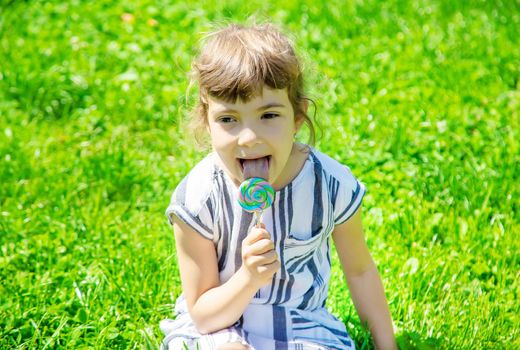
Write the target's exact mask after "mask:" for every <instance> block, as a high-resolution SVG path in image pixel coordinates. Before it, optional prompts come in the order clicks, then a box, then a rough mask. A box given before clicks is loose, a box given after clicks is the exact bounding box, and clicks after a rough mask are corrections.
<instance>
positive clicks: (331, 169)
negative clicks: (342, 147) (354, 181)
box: [311, 149, 353, 180]
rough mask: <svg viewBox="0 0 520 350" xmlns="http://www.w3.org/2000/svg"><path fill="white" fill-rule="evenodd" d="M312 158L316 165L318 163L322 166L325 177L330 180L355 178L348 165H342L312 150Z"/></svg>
mask: <svg viewBox="0 0 520 350" xmlns="http://www.w3.org/2000/svg"><path fill="white" fill-rule="evenodd" d="M311 156H312V158H313V161H314V162H315V163H316V162H318V163H319V164H320V165H321V168H322V171H323V173H324V175H325V176H327V177H328V178H334V179H336V180H348V179H350V178H351V177H353V175H352V172H351V171H350V168H349V167H348V166H347V165H345V164H342V163H340V162H339V161H337V160H336V159H334V158H332V157H330V156H328V155H327V154H325V153H322V152H320V151H317V150H315V149H312V151H311Z"/></svg>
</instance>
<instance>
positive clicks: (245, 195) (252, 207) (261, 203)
mask: <svg viewBox="0 0 520 350" xmlns="http://www.w3.org/2000/svg"><path fill="white" fill-rule="evenodd" d="M274 196H275V192H274V189H273V186H271V185H270V184H269V182H267V181H265V180H264V179H262V178H259V177H252V178H249V179H247V180H245V181H244V182H242V184H241V185H240V188H239V193H238V203H239V204H240V206H242V208H244V210H246V211H248V212H254V213H255V216H256V223H259V222H260V214H261V213H262V211H264V210H265V209H267V208H269V207H270V206H271V204H273V201H274Z"/></svg>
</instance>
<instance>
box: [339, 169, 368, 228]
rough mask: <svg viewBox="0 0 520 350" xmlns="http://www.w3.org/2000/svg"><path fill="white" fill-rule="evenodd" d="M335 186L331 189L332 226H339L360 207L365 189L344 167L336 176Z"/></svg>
mask: <svg viewBox="0 0 520 350" xmlns="http://www.w3.org/2000/svg"><path fill="white" fill-rule="evenodd" d="M336 176H337V178H335V179H334V180H335V181H336V184H334V185H333V186H331V187H332V189H333V195H332V200H333V206H334V224H335V225H339V224H342V223H344V222H345V221H347V220H348V219H350V217H351V216H352V215H354V213H355V212H356V211H357V209H358V208H359V206H360V205H361V201H362V199H363V196H364V195H365V192H366V188H365V185H363V184H362V183H361V182H359V181H358V179H357V178H356V177H355V176H354V175H353V174H352V173H351V171H350V169H349V168H348V167H346V166H345V167H344V168H343V171H341V173H340V174H336Z"/></svg>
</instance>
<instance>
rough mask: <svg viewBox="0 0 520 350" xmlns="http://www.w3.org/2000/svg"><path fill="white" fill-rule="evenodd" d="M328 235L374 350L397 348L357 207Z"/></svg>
mask: <svg viewBox="0 0 520 350" xmlns="http://www.w3.org/2000/svg"><path fill="white" fill-rule="evenodd" d="M332 235H333V239H334V244H335V246H336V251H337V252H338V256H339V259H340V261H341V265H342V267H343V273H344V274H345V278H346V280H347V283H348V287H349V290H350V293H351V295H352V300H353V302H354V305H355V306H356V310H357V312H358V315H359V318H360V319H361V321H362V322H363V323H364V322H366V323H367V324H368V327H369V329H370V332H371V333H372V337H373V338H374V342H375V344H376V347H377V348H378V349H397V345H396V342H395V336H394V332H393V328H392V317H391V315H390V311H389V309H388V303H387V301H386V297H385V292H384V289H383V284H382V283H381V278H380V277H379V273H378V271H377V267H376V266H375V264H374V261H373V260H372V257H371V256H370V253H369V251H368V247H367V246H366V243H365V238H364V235H363V227H362V222H361V208H359V209H358V210H357V212H356V213H355V214H354V215H353V216H352V217H351V218H350V219H349V220H347V221H346V222H345V223H343V224H341V225H338V226H336V227H335V228H334V232H333V234H332Z"/></svg>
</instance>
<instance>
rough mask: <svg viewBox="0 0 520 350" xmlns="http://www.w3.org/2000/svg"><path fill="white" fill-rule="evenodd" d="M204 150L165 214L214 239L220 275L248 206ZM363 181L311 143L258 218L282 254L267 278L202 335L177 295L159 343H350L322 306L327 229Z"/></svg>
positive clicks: (246, 227) (237, 250)
mask: <svg viewBox="0 0 520 350" xmlns="http://www.w3.org/2000/svg"><path fill="white" fill-rule="evenodd" d="M214 157H215V156H214V155H213V154H210V155H208V156H207V157H206V158H205V159H203V160H202V161H201V162H200V163H199V164H197V165H196V166H195V167H194V168H193V169H192V171H191V172H190V173H189V174H188V175H187V176H186V177H185V178H184V180H183V181H182V182H181V183H180V184H179V186H178V187H177V188H176V190H175V191H174V193H173V195H172V199H171V202H170V205H169V206H168V208H167V210H166V215H167V217H168V219H169V221H170V224H171V223H172V217H173V215H175V216H177V217H178V218H180V219H181V220H183V221H184V222H186V223H187V224H188V225H189V226H191V227H192V228H193V229H194V230H195V231H197V232H198V233H199V234H201V235H202V236H204V237H206V238H207V239H210V240H212V241H213V242H214V244H215V249H216V251H217V258H218V270H219V272H220V280H221V282H222V283H224V282H226V281H227V280H228V279H229V278H230V277H231V276H232V275H233V274H234V273H235V271H237V270H238V268H239V267H240V266H241V263H242V262H241V242H242V240H243V239H244V238H245V237H246V235H247V234H248V232H249V231H250V229H251V227H252V225H253V221H254V220H253V214H251V213H248V212H245V211H244V210H243V209H242V208H241V207H240V205H239V204H238V202H237V188H236V186H235V185H234V184H233V182H232V180H231V179H230V178H229V177H228V176H227V175H226V173H225V172H224V171H223V170H222V169H220V168H219V167H218V165H217V164H216V162H215V158H214ZM364 193H365V187H364V186H363V184H362V183H360V182H359V181H358V180H357V179H356V178H355V177H354V176H353V175H352V173H351V172H350V170H349V168H348V167H346V166H344V165H342V164H340V163H338V162H337V161H335V160H333V159H332V158H330V157H328V156H327V155H325V154H323V153H320V152H318V151H317V150H315V149H312V148H311V151H310V153H309V156H308V157H307V160H306V162H305V164H304V166H303V168H302V170H301V171H300V173H299V174H298V175H297V176H296V177H295V178H294V179H293V181H292V182H291V183H289V184H288V185H287V186H285V187H284V188H282V189H281V190H279V191H277V192H276V198H275V201H274V202H273V205H272V206H271V207H270V208H269V209H267V210H266V211H264V212H263V214H262V221H263V223H264V224H265V226H266V229H267V231H268V232H270V233H271V236H272V240H273V241H274V243H275V247H276V251H277V253H278V256H279V259H280V261H281V268H280V270H279V271H278V272H277V273H276V274H275V275H274V277H273V280H272V282H271V283H270V284H268V285H266V286H264V287H262V288H261V289H260V290H258V292H257V293H256V295H255V296H254V298H253V299H252V300H251V302H250V304H249V306H248V307H247V308H246V310H245V311H244V314H243V315H242V317H241V318H240V319H239V320H238V321H237V322H236V324H234V325H233V326H232V327H230V328H227V329H223V330H221V331H219V332H216V333H212V334H208V335H201V334H199V333H198V332H197V330H196V329H195V327H194V325H193V322H192V320H191V318H190V315H189V313H188V310H187V306H186V301H185V299H184V297H183V296H182V295H181V296H180V297H179V298H178V299H177V302H176V307H175V312H176V318H175V320H163V321H162V322H161V324H160V328H161V330H162V331H163V332H164V334H165V338H164V341H163V344H162V348H163V349H184V348H185V345H187V347H188V348H189V349H197V346H198V349H201V350H205V349H215V348H217V347H218V345H219V344H222V343H228V342H241V343H243V344H247V345H249V346H250V347H251V348H252V349H256V350H271V349H272V350H279V349H280V350H281V349H291V350H302V349H354V347H355V346H354V343H353V341H352V340H351V339H350V337H349V335H348V333H347V331H346V329H345V325H344V324H343V323H342V322H341V321H339V320H338V319H337V318H335V317H334V316H333V315H332V314H331V313H330V312H329V311H328V310H327V309H326V308H325V302H326V299H327V293H328V283H329V278H330V269H331V257H330V239H329V238H330V235H331V233H332V231H333V230H334V226H335V225H338V224H341V223H343V222H345V221H346V220H348V219H349V218H350V217H351V216H352V215H353V214H354V213H355V211H356V210H357V208H358V207H359V206H360V204H361V200H362V197H363V195H364Z"/></svg>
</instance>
